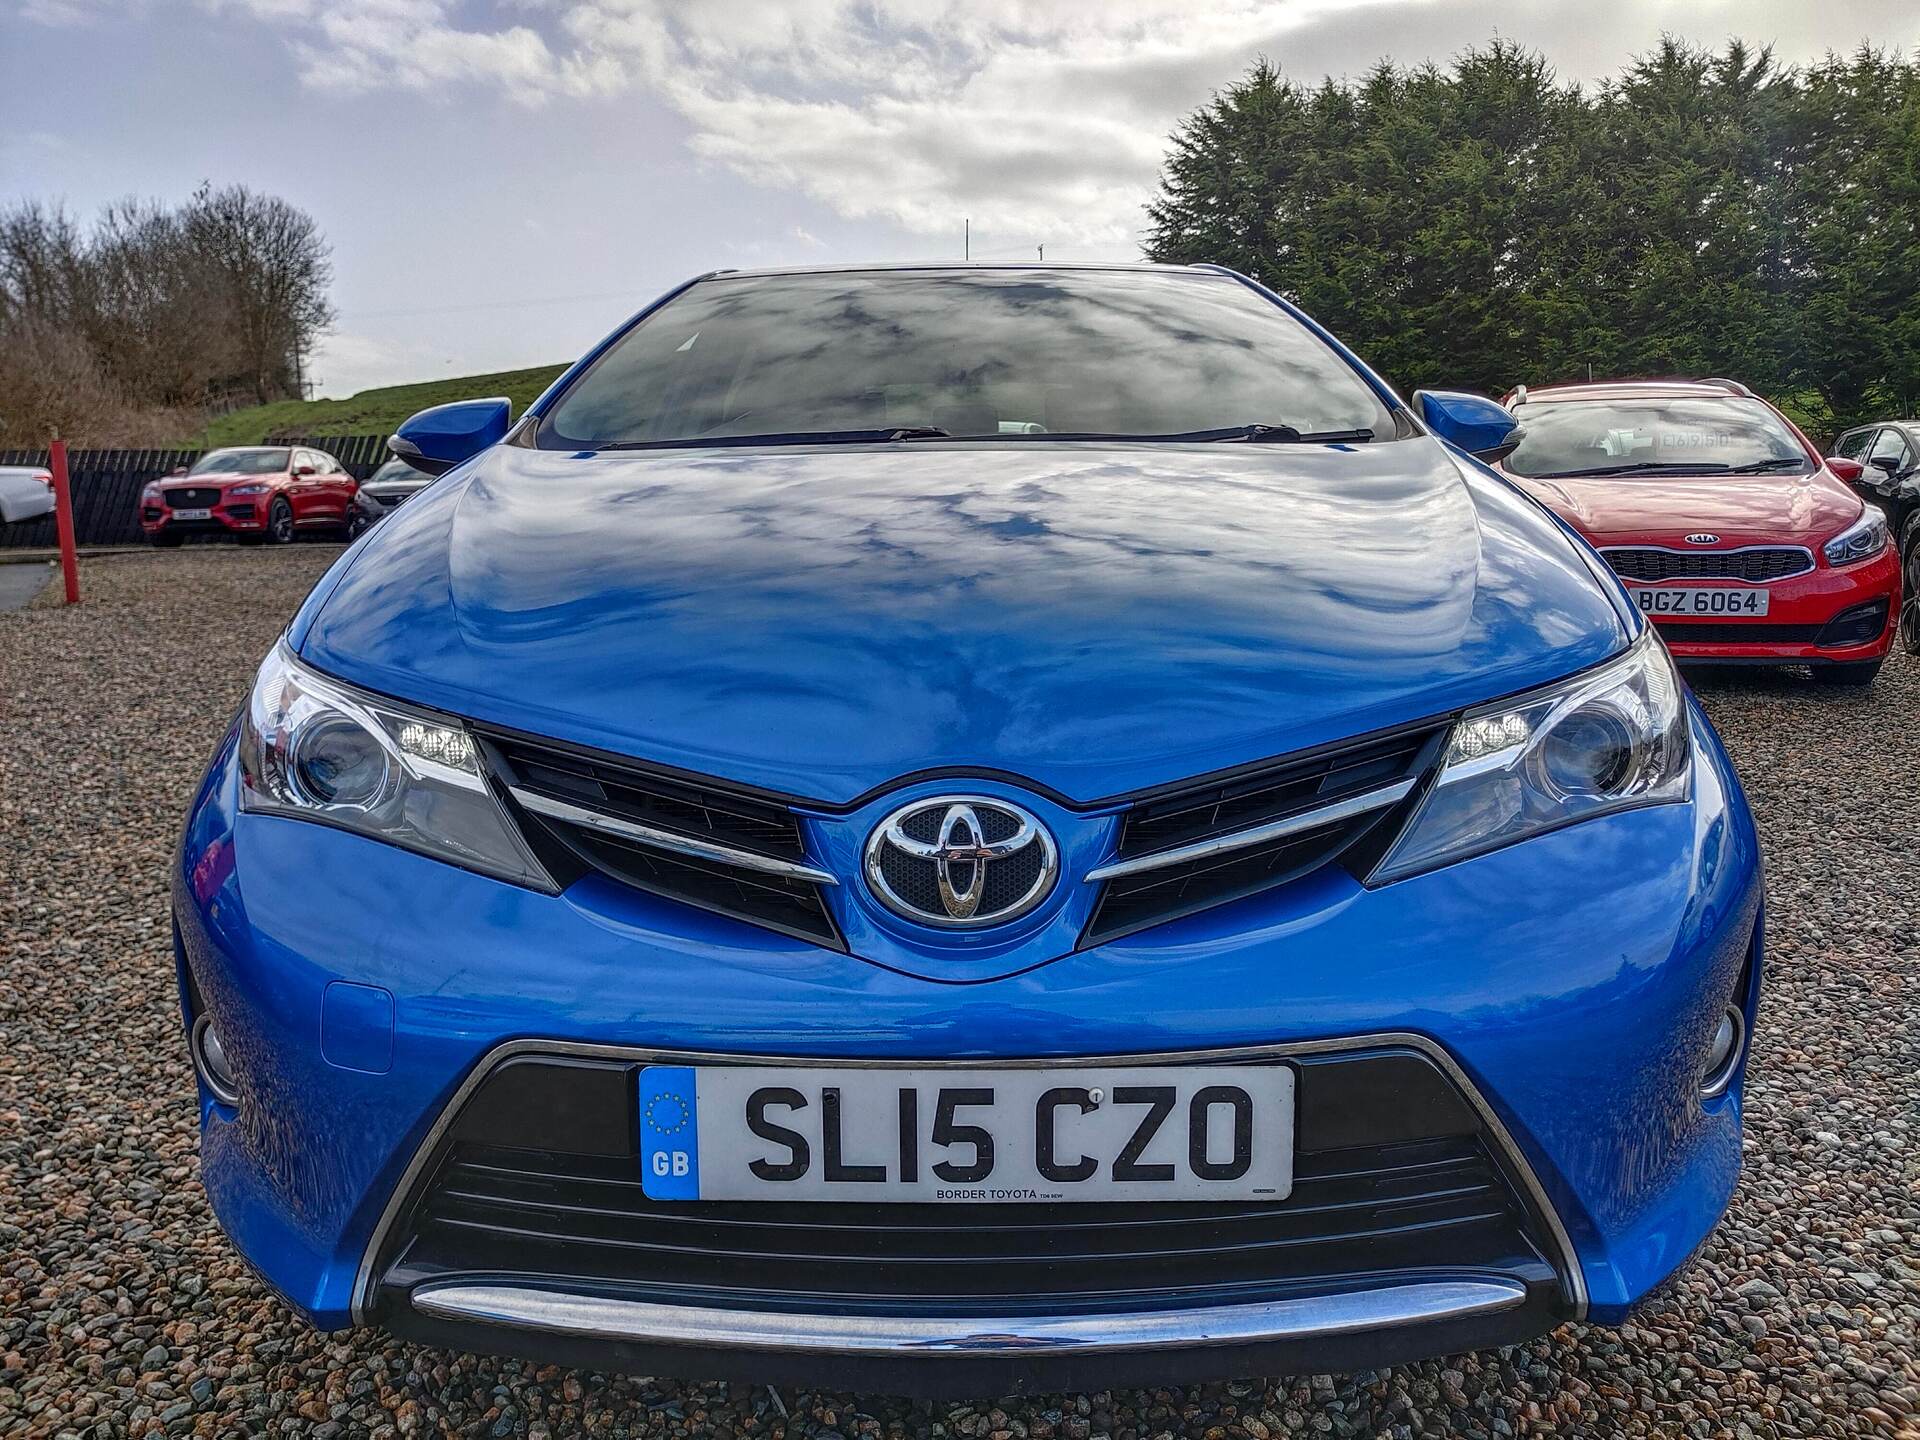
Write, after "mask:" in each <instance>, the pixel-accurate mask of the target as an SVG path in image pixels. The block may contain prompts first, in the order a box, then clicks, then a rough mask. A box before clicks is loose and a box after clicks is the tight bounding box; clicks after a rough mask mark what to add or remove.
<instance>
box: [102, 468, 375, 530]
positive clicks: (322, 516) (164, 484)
mask: <svg viewBox="0 0 1920 1440" xmlns="http://www.w3.org/2000/svg"><path fill="white" fill-rule="evenodd" d="M357 488H358V487H357V486H356V484H355V482H354V478H353V476H352V475H350V474H349V473H348V472H347V471H346V470H345V469H344V468H343V467H342V466H341V464H340V462H339V461H338V460H336V459H334V458H333V456H331V455H329V454H327V452H326V451H324V450H314V449H311V448H309V447H307V446H304V445H249V446H240V447H233V448H229V449H225V450H209V451H208V452H207V453H206V454H205V455H202V456H201V457H200V458H199V459H198V460H196V461H194V463H193V468H192V469H190V470H187V471H184V472H182V473H180V474H177V475H173V476H170V477H169V478H167V479H165V480H156V481H154V482H153V483H152V484H151V485H148V486H147V487H146V488H145V489H144V490H142V491H141V492H140V528H141V529H142V530H144V531H145V532H146V536H147V539H148V541H149V542H150V543H152V544H155V545H178V544H179V543H180V542H181V541H182V540H183V539H185V538H186V537H187V536H188V535H191V534H207V533H209V532H211V533H216V534H226V535H231V536H233V537H234V538H235V539H237V540H241V541H248V542H251V543H253V544H260V543H262V542H265V541H271V542H272V543H274V544H276V545H285V544H287V543H288V542H289V541H291V540H292V539H293V537H294V534H295V532H296V531H299V530H309V529H313V530H336V531H345V530H349V529H351V528H352V522H353V496H354V491H355V489H357Z"/></svg>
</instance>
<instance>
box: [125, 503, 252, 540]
mask: <svg viewBox="0 0 1920 1440" xmlns="http://www.w3.org/2000/svg"><path fill="white" fill-rule="evenodd" d="M272 503H273V496H272V495H270V494H267V495H258V496H253V495H249V496H246V497H244V498H242V499H238V500H222V501H221V502H220V503H219V504H218V505H215V506H212V507H210V508H211V510H212V513H211V514H210V515H208V516H207V517H206V518H205V519H195V520H182V519H180V518H179V517H178V516H177V515H175V513H174V511H173V509H172V508H171V507H170V506H167V505H164V504H162V505H149V504H145V503H142V505H141V507H140V529H141V530H142V532H144V533H145V534H147V535H149V536H153V535H160V534H168V535H222V534H228V535H254V534H259V533H260V532H261V531H264V530H265V529H266V528H267V507H268V506H269V505H271V504H272Z"/></svg>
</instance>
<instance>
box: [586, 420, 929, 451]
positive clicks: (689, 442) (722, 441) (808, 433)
mask: <svg viewBox="0 0 1920 1440" xmlns="http://www.w3.org/2000/svg"><path fill="white" fill-rule="evenodd" d="M950 438H952V437H951V436H950V435H949V434H948V432H947V431H945V430H942V429H941V428H940V427H939V426H938V425H889V426H887V427H885V428H884V429H873V430H778V431H768V432H767V433H765V434H759V435H682V436H678V437H676V438H674V439H672V440H615V441H613V442H611V443H610V444H606V445H601V446H598V447H596V448H598V449H601V450H690V449H697V448H699V447H702V446H707V445H863V444H866V445H870V444H873V443H875V442H877V441H888V440H944V439H950Z"/></svg>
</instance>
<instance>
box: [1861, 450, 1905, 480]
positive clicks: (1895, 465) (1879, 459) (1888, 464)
mask: <svg viewBox="0 0 1920 1440" xmlns="http://www.w3.org/2000/svg"><path fill="white" fill-rule="evenodd" d="M1867 464H1869V465H1871V466H1872V467H1873V468H1874V469H1876V470H1878V471H1879V472H1880V473H1881V474H1882V475H1885V476H1886V477H1887V478H1888V479H1889V480H1891V479H1893V477H1894V476H1896V475H1898V474H1899V473H1900V462H1899V461H1898V460H1896V459H1894V458H1893V457H1892V456H1891V455H1870V456H1868V457H1867Z"/></svg>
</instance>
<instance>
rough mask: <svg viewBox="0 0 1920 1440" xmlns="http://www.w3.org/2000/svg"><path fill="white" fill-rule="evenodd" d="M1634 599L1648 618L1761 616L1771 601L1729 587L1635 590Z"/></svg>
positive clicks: (1768, 596)
mask: <svg viewBox="0 0 1920 1440" xmlns="http://www.w3.org/2000/svg"><path fill="white" fill-rule="evenodd" d="M1633 598H1634V599H1635V600H1636V601H1638V602H1639V605H1640V608H1641V609H1642V610H1644V611H1646V613H1647V614H1649V615H1764V614H1766V613H1767V602H1768V601H1769V600H1771V599H1772V598H1773V597H1772V595H1771V594H1769V593H1768V592H1767V591H1765V590H1742V589H1739V588H1736V587H1734V586H1730V585H1715V586H1705V585H1691V586H1690V585H1665V586H1658V587H1647V588H1644V589H1635V590H1634V592H1633Z"/></svg>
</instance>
